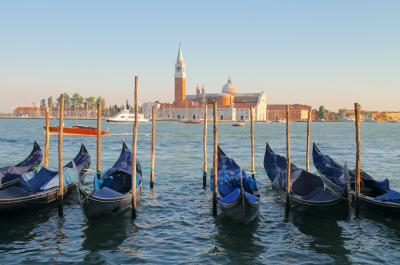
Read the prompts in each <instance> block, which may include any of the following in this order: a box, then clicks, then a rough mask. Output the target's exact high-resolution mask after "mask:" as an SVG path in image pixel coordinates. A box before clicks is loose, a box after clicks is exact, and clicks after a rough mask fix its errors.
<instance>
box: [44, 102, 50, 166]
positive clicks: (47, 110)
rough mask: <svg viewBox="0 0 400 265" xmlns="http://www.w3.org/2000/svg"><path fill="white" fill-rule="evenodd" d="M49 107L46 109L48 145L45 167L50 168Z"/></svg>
mask: <svg viewBox="0 0 400 265" xmlns="http://www.w3.org/2000/svg"><path fill="white" fill-rule="evenodd" d="M49 118H50V113H49V107H47V108H46V145H45V149H44V153H45V154H44V167H48V166H49V143H50V125H49Z"/></svg>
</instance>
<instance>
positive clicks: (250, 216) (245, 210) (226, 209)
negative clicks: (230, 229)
mask: <svg viewBox="0 0 400 265" xmlns="http://www.w3.org/2000/svg"><path fill="white" fill-rule="evenodd" d="M260 201H261V200H260V197H259V198H258V201H257V202H256V203H252V202H251V201H250V200H249V199H248V198H247V196H246V193H245V192H244V190H243V188H242V189H241V192H240V195H239V197H238V199H237V200H235V201H234V202H231V203H221V202H219V201H218V205H219V206H220V208H221V210H222V212H223V213H224V214H225V215H226V216H227V217H228V218H231V219H232V220H234V221H235V222H239V223H245V224H248V223H250V222H251V221H253V220H254V219H255V218H256V217H257V216H258V212H259V208H260Z"/></svg>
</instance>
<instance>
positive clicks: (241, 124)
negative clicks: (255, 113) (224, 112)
mask: <svg viewBox="0 0 400 265" xmlns="http://www.w3.org/2000/svg"><path fill="white" fill-rule="evenodd" d="M232 126H240V127H243V126H246V123H244V122H238V123H234V124H232Z"/></svg>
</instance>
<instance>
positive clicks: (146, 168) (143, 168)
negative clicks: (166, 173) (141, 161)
mask: <svg viewBox="0 0 400 265" xmlns="http://www.w3.org/2000/svg"><path fill="white" fill-rule="evenodd" d="M148 169H150V170H153V169H154V168H152V167H139V170H148Z"/></svg>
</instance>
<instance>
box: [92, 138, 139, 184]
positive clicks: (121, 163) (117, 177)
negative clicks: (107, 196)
mask: <svg viewBox="0 0 400 265" xmlns="http://www.w3.org/2000/svg"><path fill="white" fill-rule="evenodd" d="M131 174H132V153H131V151H130V150H129V149H128V147H127V146H126V145H125V143H124V144H123V148H122V151H121V154H120V156H119V158H118V160H117V162H116V163H115V164H114V166H113V167H112V168H110V169H108V170H107V171H106V172H105V173H104V174H103V175H102V176H101V177H100V178H97V177H95V178H94V190H100V189H101V188H102V187H108V188H110V189H113V190H117V191H118V190H124V189H127V190H129V189H131V188H132V180H131V179H132V177H131ZM124 180H125V181H124ZM141 181H143V178H142V170H141V167H140V163H139V161H138V160H136V187H138V186H139V183H140V182H141Z"/></svg>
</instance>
